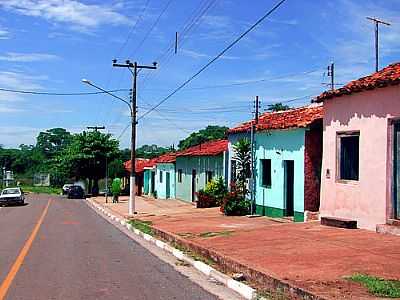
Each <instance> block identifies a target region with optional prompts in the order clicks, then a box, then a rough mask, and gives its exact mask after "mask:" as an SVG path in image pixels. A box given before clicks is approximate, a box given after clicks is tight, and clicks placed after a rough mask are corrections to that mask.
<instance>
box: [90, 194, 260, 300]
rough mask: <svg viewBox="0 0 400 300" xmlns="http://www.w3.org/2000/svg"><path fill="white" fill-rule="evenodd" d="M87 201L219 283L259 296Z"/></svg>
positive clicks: (91, 205) (250, 296) (250, 298)
mask: <svg viewBox="0 0 400 300" xmlns="http://www.w3.org/2000/svg"><path fill="white" fill-rule="evenodd" d="M86 201H87V203H88V204H89V206H90V207H92V208H96V209H97V210H99V211H100V212H101V213H103V215H104V216H106V217H108V218H109V219H111V220H112V221H114V222H116V223H119V224H120V225H122V226H124V227H126V228H127V229H128V230H129V231H131V232H133V233H135V234H136V235H138V236H140V237H142V238H143V239H145V240H146V241H148V242H151V243H153V244H155V245H156V246H157V247H158V248H161V249H162V250H164V251H165V252H167V253H170V254H172V255H173V256H175V257H176V258H177V259H179V260H182V261H184V262H185V263H187V264H189V265H191V266H192V267H194V268H195V269H196V270H198V271H199V272H201V273H203V274H204V275H206V276H207V277H212V278H213V279H215V280H216V281H218V282H219V283H221V284H223V285H225V286H226V287H228V288H230V289H232V290H233V291H235V292H237V293H238V294H240V295H241V296H243V297H244V298H245V299H248V300H253V299H256V298H257V292H256V290H255V289H253V288H252V287H250V286H249V285H247V284H244V283H242V282H239V281H237V280H234V279H232V278H231V277H229V276H228V275H225V274H223V273H221V272H219V271H217V270H216V269H214V268H213V267H210V266H209V265H207V264H205V263H203V262H201V261H198V260H194V259H192V258H190V257H188V256H187V255H185V254H184V253H183V252H182V251H181V250H178V249H176V248H174V247H172V246H170V245H169V244H167V243H165V242H163V241H161V240H158V239H156V238H154V237H152V236H151V235H149V234H146V233H143V232H141V231H140V230H138V229H136V228H134V227H133V226H132V225H131V224H129V223H127V222H126V221H125V220H124V219H121V218H119V217H117V216H115V215H113V214H112V213H110V212H109V211H108V210H107V209H105V208H103V207H102V206H101V205H99V204H97V203H95V202H93V201H92V200H90V199H86Z"/></svg>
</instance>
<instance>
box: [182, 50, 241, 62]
mask: <svg viewBox="0 0 400 300" xmlns="http://www.w3.org/2000/svg"><path fill="white" fill-rule="evenodd" d="M180 52H181V53H182V54H183V55H185V56H188V57H191V58H194V59H201V58H208V59H211V58H214V56H212V55H208V54H206V53H202V52H198V51H194V50H189V49H181V50H180ZM221 59H228V60H235V59H240V57H238V56H230V55H223V56H221Z"/></svg>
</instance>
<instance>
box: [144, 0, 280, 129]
mask: <svg viewBox="0 0 400 300" xmlns="http://www.w3.org/2000/svg"><path fill="white" fill-rule="evenodd" d="M285 1H286V0H281V1H279V2H278V3H277V4H276V5H275V6H274V7H272V9H270V10H269V11H268V12H267V13H266V14H265V15H264V16H262V17H261V18H260V19H259V20H258V21H257V22H256V23H254V24H253V25H252V26H251V27H250V28H249V29H247V30H246V31H245V32H244V33H242V34H241V35H240V36H239V37H238V38H236V39H235V40H234V41H233V42H232V43H230V44H229V45H228V46H227V47H226V48H225V49H223V50H222V51H221V52H220V53H218V54H217V56H215V57H214V58H213V59H212V60H210V61H209V62H208V63H207V64H206V65H205V66H203V67H202V68H201V69H200V70H199V71H197V72H196V73H195V74H194V75H192V76H191V77H190V78H189V79H187V80H186V81H185V82H183V83H182V84H181V85H180V86H178V87H177V88H176V89H175V90H174V91H173V92H171V93H170V94H169V95H168V96H167V97H165V98H164V99H162V100H161V101H160V102H158V103H157V104H156V105H155V106H154V107H153V108H151V109H150V110H148V111H147V112H145V113H144V114H143V115H141V116H140V117H139V118H138V121H139V120H140V119H142V118H144V117H145V116H146V115H148V114H149V113H151V112H152V111H153V110H154V109H156V108H157V107H159V106H160V105H161V104H163V103H164V102H165V101H167V100H168V99H169V98H171V97H172V96H173V95H175V94H176V93H177V92H178V91H179V90H181V89H182V88H183V87H184V86H186V85H187V84H188V83H189V82H191V81H192V80H193V79H195V78H196V77H197V76H198V75H200V74H201V73H202V72H203V71H204V70H205V69H207V68H208V67H209V66H210V65H211V64H213V63H214V62H215V61H216V60H218V59H219V58H220V57H221V56H223V55H224V54H225V53H226V52H227V51H228V50H230V49H231V48H232V47H233V46H234V45H236V44H237V43H238V42H239V41H240V40H241V39H242V38H243V37H245V36H246V35H247V34H248V33H249V32H251V31H252V30H253V29H254V28H255V27H256V26H257V25H259V24H260V23H261V22H262V21H264V20H265V19H266V18H267V17H268V16H269V15H271V14H272V13H273V12H274V11H275V10H277V9H278V8H279V7H280V6H281V5H282V4H283V3H284V2H285Z"/></svg>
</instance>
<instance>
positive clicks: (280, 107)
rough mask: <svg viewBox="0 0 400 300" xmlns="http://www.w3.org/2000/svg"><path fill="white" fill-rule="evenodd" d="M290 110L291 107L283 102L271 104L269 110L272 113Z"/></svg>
mask: <svg viewBox="0 0 400 300" xmlns="http://www.w3.org/2000/svg"><path fill="white" fill-rule="evenodd" d="M288 109H290V106H289V105H285V104H282V102H278V103H274V104H269V105H268V110H269V111H272V112H277V111H284V110H288Z"/></svg>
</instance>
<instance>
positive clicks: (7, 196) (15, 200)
mask: <svg viewBox="0 0 400 300" xmlns="http://www.w3.org/2000/svg"><path fill="white" fill-rule="evenodd" d="M24 203H25V196H24V192H23V191H22V189H21V188H19V187H16V188H6V189H4V190H2V191H1V195H0V205H9V204H18V205H24Z"/></svg>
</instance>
